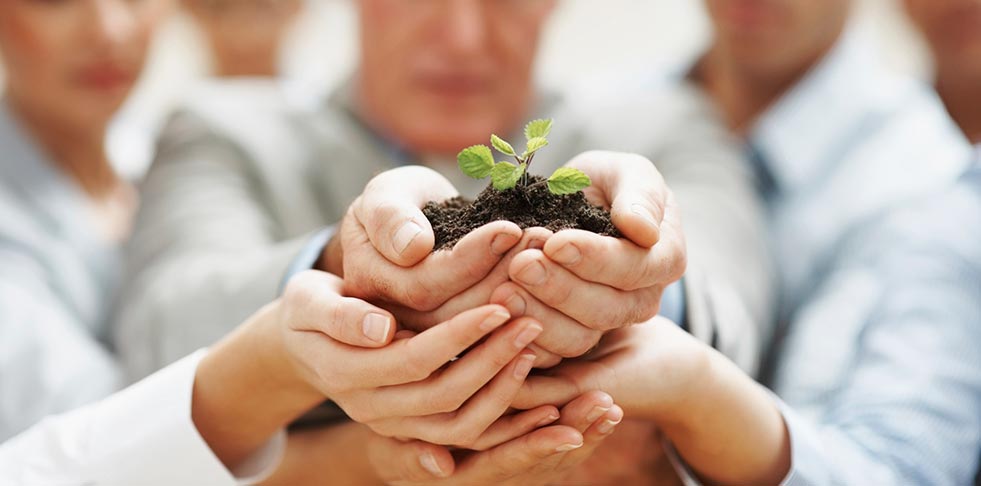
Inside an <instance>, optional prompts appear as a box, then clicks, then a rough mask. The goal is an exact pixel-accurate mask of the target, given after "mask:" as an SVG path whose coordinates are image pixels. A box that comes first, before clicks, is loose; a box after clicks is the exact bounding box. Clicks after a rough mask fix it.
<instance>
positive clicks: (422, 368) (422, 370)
mask: <svg viewBox="0 0 981 486" xmlns="http://www.w3.org/2000/svg"><path fill="white" fill-rule="evenodd" d="M428 368H429V367H428V365H427V364H426V362H425V360H424V359H422V358H421V357H420V356H419V355H418V354H417V353H412V354H410V356H409V359H407V360H406V362H405V365H404V366H403V367H402V374H403V376H404V377H405V379H406V380H407V381H410V382H416V381H422V380H425V379H426V378H428V377H429V375H430V373H431V370H429V369H428Z"/></svg>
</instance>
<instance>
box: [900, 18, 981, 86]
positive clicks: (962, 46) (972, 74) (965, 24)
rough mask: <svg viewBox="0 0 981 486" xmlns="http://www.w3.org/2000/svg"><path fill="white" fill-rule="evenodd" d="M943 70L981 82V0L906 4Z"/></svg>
mask: <svg viewBox="0 0 981 486" xmlns="http://www.w3.org/2000/svg"><path fill="white" fill-rule="evenodd" d="M906 10H907V11H908V12H909V16H910V18H911V19H912V20H913V23H915V24H916V26H917V27H919V29H920V30H921V31H922V32H923V35H924V36H926V39H927V42H928V43H929V44H930V49H931V50H932V51H933V54H934V57H935V58H936V62H937V65H938V67H939V68H940V69H942V70H952V71H956V72H962V73H964V74H965V75H966V76H967V77H969V78H971V79H981V0H906Z"/></svg>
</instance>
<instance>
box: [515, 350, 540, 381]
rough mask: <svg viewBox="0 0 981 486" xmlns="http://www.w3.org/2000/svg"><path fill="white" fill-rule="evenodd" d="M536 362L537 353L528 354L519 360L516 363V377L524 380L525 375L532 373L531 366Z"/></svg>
mask: <svg viewBox="0 0 981 486" xmlns="http://www.w3.org/2000/svg"><path fill="white" fill-rule="evenodd" d="M534 364H535V355H534V354H526V355H524V356H522V357H521V359H519V360H518V363H517V364H515V365H514V377H515V378H517V379H519V380H522V379H524V377H526V376H528V373H531V367H532V366H534Z"/></svg>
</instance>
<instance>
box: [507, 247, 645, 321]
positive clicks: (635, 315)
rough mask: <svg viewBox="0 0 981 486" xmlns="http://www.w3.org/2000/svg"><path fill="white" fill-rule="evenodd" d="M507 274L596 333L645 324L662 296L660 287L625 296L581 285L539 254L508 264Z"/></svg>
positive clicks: (527, 253) (593, 285) (609, 289)
mask: <svg viewBox="0 0 981 486" xmlns="http://www.w3.org/2000/svg"><path fill="white" fill-rule="evenodd" d="M510 273H511V279H512V280H514V281H515V282H516V283H518V284H520V285H521V286H522V288H524V289H525V290H526V291H528V293H530V294H531V295H532V296H534V297H535V298H536V299H538V300H539V301H541V302H542V303H543V304H545V305H546V306H548V307H551V308H553V309H555V310H557V311H559V312H561V313H563V314H565V315H566V316H569V317H570V318H572V319H573V320H575V321H576V322H578V323H580V324H582V325H584V326H586V327H588V328H591V329H596V330H599V331H608V330H611V329H619V328H621V327H624V326H628V325H631V324H637V323H640V322H646V321H647V320H649V319H650V318H652V317H654V316H655V315H657V311H658V308H659V307H660V303H661V293H662V292H663V286H661V285H652V286H650V287H646V288H642V289H640V290H635V291H632V292H625V291H623V290H619V289H615V288H613V287H609V286H607V285H603V284H597V283H592V282H588V281H584V280H582V279H581V278H579V276H577V275H576V274H574V273H572V272H570V271H568V270H566V269H565V268H563V267H562V266H561V265H558V264H556V263H554V262H552V261H551V260H549V259H548V257H546V256H545V254H544V253H542V252H541V251H539V250H528V251H524V252H521V254H519V255H518V256H516V257H515V258H514V260H513V261H512V262H511V268H510ZM597 302H602V303H604V305H597Z"/></svg>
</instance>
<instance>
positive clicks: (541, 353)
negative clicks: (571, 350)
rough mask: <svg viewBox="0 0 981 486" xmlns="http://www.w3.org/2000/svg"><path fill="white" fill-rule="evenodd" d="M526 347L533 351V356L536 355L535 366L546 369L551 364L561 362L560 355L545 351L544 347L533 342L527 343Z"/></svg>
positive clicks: (554, 364)
mask: <svg viewBox="0 0 981 486" xmlns="http://www.w3.org/2000/svg"><path fill="white" fill-rule="evenodd" d="M528 349H530V350H531V352H533V353H535V356H537V358H535V368H538V369H548V368H551V367H553V366H558V364H559V363H561V362H562V357H561V356H559V355H557V354H555V353H553V352H551V351H546V350H545V349H544V348H542V347H541V346H539V345H537V344H535V343H531V344H530V345H528Z"/></svg>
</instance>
